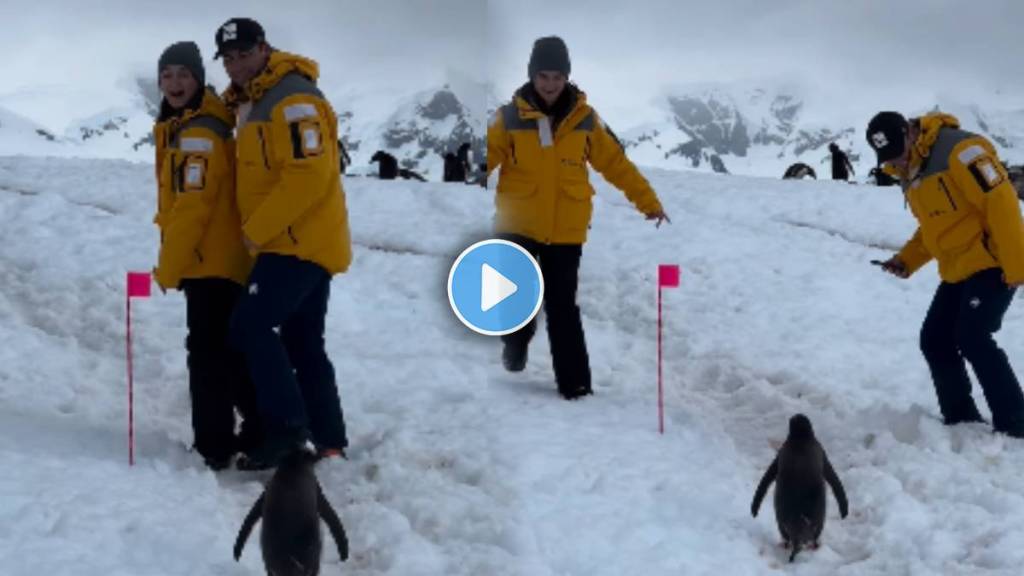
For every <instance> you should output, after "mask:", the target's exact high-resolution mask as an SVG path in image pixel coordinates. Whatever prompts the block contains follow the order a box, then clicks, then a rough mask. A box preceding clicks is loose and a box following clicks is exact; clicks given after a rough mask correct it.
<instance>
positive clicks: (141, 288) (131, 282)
mask: <svg viewBox="0 0 1024 576" xmlns="http://www.w3.org/2000/svg"><path fill="white" fill-rule="evenodd" d="M151 282H152V279H151V277H150V274H149V272H129V273H128V276H127V278H126V279H125V284H126V286H125V298H124V303H125V319H124V322H125V334H126V338H125V351H126V353H127V354H126V357H127V361H128V465H129V466H134V465H135V386H134V382H133V378H132V298H149V287H150V283H151Z"/></svg>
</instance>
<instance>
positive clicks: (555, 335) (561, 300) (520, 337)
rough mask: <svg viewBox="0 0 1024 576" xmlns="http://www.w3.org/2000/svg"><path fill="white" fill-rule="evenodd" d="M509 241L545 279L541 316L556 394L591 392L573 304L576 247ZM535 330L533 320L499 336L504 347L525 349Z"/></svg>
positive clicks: (577, 313)
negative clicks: (544, 321) (530, 257)
mask: <svg viewBox="0 0 1024 576" xmlns="http://www.w3.org/2000/svg"><path fill="white" fill-rule="evenodd" d="M503 238H504V239H506V240H510V241H512V242H515V243H516V244H519V245H520V246H522V247H523V248H525V249H526V250H527V251H528V252H530V253H531V254H533V256H534V258H536V259H537V262H538V264H540V270H541V274H542V275H543V276H544V314H545V316H546V318H547V325H548V342H549V343H550V344H551V360H552V364H553V365H554V369H555V382H557V384H558V390H559V392H561V393H563V394H573V393H578V392H580V391H587V392H589V391H590V390H591V387H590V359H589V357H588V356H587V343H586V340H585V338H584V335H583V323H582V322H581V321H580V308H579V306H577V305H576V287H577V285H578V284H579V271H580V257H581V256H582V255H583V247H582V246H580V245H578V244H541V243H539V242H535V241H533V240H530V239H528V238H524V237H522V236H513V235H507V236H503ZM536 331H537V320H536V319H534V320H533V321H531V322H530V323H529V324H527V325H526V326H524V327H523V328H522V329H520V330H519V331H518V332H513V333H512V334H508V335H506V336H502V337H501V339H502V341H504V342H505V345H506V346H523V347H525V346H528V345H529V344H530V340H531V339H533V335H534V333H536Z"/></svg>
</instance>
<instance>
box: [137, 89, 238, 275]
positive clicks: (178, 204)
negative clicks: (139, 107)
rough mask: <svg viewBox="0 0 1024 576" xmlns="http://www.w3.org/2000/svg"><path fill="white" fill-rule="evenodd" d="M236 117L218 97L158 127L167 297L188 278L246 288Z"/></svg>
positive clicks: (210, 95)
mask: <svg viewBox="0 0 1024 576" xmlns="http://www.w3.org/2000/svg"><path fill="white" fill-rule="evenodd" d="M233 125H234V122H233V119H232V117H231V114H230V113H229V112H228V110H227V108H226V107H225V106H224V103H223V102H222V101H221V100H220V98H218V97H217V95H216V94H215V93H214V92H213V91H212V90H207V91H206V92H205V93H204V95H203V97H202V103H201V104H200V106H199V108H197V109H195V110H187V111H186V112H185V113H184V114H183V115H182V116H181V117H176V118H170V119H167V120H163V121H160V122H157V123H156V125H155V126H154V128H153V136H154V141H155V144H156V177H157V213H156V217H155V218H154V222H155V223H156V224H157V226H158V227H159V228H160V239H161V242H160V256H159V262H158V264H157V267H156V269H155V271H154V276H155V279H156V281H157V283H158V284H159V285H160V286H161V287H162V288H164V289H165V290H166V289H170V288H177V287H178V285H179V284H180V282H181V280H182V279H184V278H207V277H215V278H228V279H231V280H234V281H235V282H238V283H239V284H242V283H244V282H245V280H246V278H248V276H249V270H250V268H251V267H252V259H251V258H250V256H249V254H248V252H247V251H246V250H245V246H244V245H243V243H242V229H241V225H242V221H241V217H240V216H239V214H238V205H237V203H236V202H235V173H234V164H233V163H234V142H233V140H232V139H231V128H232V126H233Z"/></svg>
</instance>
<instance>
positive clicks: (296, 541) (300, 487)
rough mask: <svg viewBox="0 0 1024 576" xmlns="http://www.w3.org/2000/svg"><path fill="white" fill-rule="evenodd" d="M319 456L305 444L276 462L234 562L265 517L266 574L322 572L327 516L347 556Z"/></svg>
mask: <svg viewBox="0 0 1024 576" xmlns="http://www.w3.org/2000/svg"><path fill="white" fill-rule="evenodd" d="M315 462H316V455H315V453H314V452H313V451H312V450H309V449H307V448H306V447H302V448H298V449H296V450H295V451H293V452H291V453H290V454H289V455H288V456H287V457H285V459H284V460H283V461H282V462H281V464H280V465H279V466H278V468H277V470H276V471H275V472H274V475H273V477H271V479H270V482H269V483H268V484H267V487H266V489H265V490H264V491H263V494H261V495H260V497H259V498H258V499H257V500H256V502H255V503H254V504H253V505H252V509H251V510H249V514H248V515H246V517H245V520H244V521H243V522H242V527H241V528H240V529H239V531H238V537H237V538H236V540H235V548H234V555H235V560H238V559H239V558H241V556H242V549H243V548H245V542H246V540H247V539H248V538H249V533H250V532H251V531H252V528H253V526H254V525H255V524H256V521H257V520H260V519H262V520H263V526H262V529H261V531H260V547H261V549H262V551H263V564H264V567H265V568H266V570H267V574H268V576H316V575H317V574H319V573H320V551H321V548H322V544H323V543H322V537H321V534H320V520H321V519H323V521H324V523H325V524H327V528H328V529H329V530H330V532H331V536H332V537H333V538H334V542H335V545H337V547H338V556H340V557H341V559H342V560H343V561H344V560H348V537H347V536H346V534H345V528H344V526H342V524H341V519H339V518H338V514H337V513H336V512H335V511H334V508H332V507H331V504H330V502H328V501H327V498H325V497H324V493H323V490H322V489H321V487H320V483H319V482H318V481H317V479H316V475H315V474H314V472H313V465H314V463H315Z"/></svg>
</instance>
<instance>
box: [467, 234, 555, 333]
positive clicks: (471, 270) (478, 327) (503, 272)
mask: <svg viewBox="0 0 1024 576" xmlns="http://www.w3.org/2000/svg"><path fill="white" fill-rule="evenodd" d="M543 300H544V278H543V276H541V273H540V266H538V265H537V261H536V260H535V259H534V258H533V256H532V255H531V254H530V253H529V252H527V251H526V249H524V248H523V247H522V246H520V245H518V244H516V243H514V242H509V241H508V240H484V241H483V242H477V243H476V244H473V245H472V246H470V247H469V248H466V249H465V250H463V251H462V254H459V257H458V258H456V259H455V263H454V264H452V269H451V272H449V273H448V302H449V303H450V304H451V305H452V310H453V311H455V315H456V316H458V317H459V320H461V321H462V323H463V324H465V325H466V326H468V327H469V328H470V329H471V330H473V331H475V332H479V333H480V334H485V335H487V336H503V335H505V334H511V333H512V332H515V331H516V330H519V329H520V328H522V327H523V326H526V325H527V324H528V323H529V322H530V320H533V317H534V316H536V315H537V312H539V311H540V304H541V302H542V301H543Z"/></svg>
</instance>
